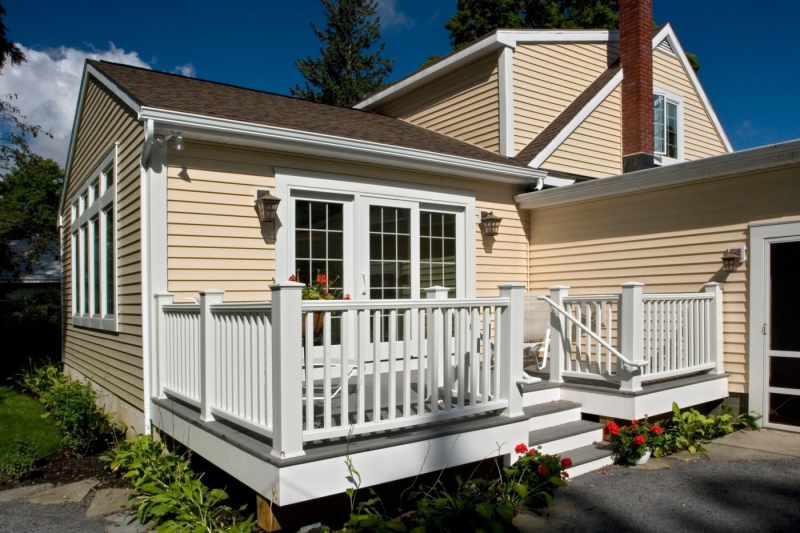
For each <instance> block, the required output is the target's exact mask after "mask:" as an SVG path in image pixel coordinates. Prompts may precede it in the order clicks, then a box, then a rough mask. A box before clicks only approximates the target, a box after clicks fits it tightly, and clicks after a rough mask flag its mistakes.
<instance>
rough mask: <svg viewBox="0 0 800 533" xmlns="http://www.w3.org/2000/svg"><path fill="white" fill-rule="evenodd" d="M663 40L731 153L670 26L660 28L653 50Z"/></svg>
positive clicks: (717, 121) (726, 137) (654, 39)
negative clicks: (679, 63) (670, 48)
mask: <svg viewBox="0 0 800 533" xmlns="http://www.w3.org/2000/svg"><path fill="white" fill-rule="evenodd" d="M664 39H667V41H668V42H669V44H670V46H671V47H672V50H673V51H674V52H675V55H676V56H677V57H678V59H679V60H680V62H681V64H682V65H683V70H685V71H686V75H687V76H688V77H689V81H691V83H692V87H694V90H695V92H696V93H697V96H698V97H699V98H700V102H701V103H702V104H703V107H704V108H705V110H706V113H707V114H708V118H710V119H711V122H712V123H713V124H714V129H716V130H717V134H718V135H719V138H720V140H721V141H722V144H723V145H725V149H726V150H727V151H728V152H733V147H732V146H731V142H730V141H729V140H728V136H727V135H726V134H725V130H724V129H723V128H722V124H721V123H720V121H719V117H717V114H716V112H714V108H713V107H712V106H711V102H710V101H709V100H708V96H706V92H705V91H704V90H703V86H702V85H700V80H699V79H698V78H697V74H695V72H694V69H693V68H692V64H691V63H689V58H687V57H686V53H685V52H684V51H683V47H682V46H681V43H679V42H678V37H677V36H676V35H675V31H674V30H673V29H672V26H671V25H670V24H667V25H666V26H664V28H662V30H661V31H660V32H658V34H656V36H655V37H653V48H654V49H656V48H657V47H658V45H659V44H661V41H663V40H664Z"/></svg>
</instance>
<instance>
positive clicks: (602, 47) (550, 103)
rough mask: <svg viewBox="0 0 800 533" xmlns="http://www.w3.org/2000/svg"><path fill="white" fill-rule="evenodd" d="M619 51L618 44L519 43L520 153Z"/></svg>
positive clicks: (516, 111) (517, 132)
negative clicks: (610, 45) (617, 49)
mask: <svg viewBox="0 0 800 533" xmlns="http://www.w3.org/2000/svg"><path fill="white" fill-rule="evenodd" d="M616 54H617V52H616V45H615V46H613V47H609V45H608V44H603V43H561V44H527V45H523V44H521V45H518V46H517V48H516V50H515V51H514V127H515V132H514V141H515V149H516V152H517V153H519V152H520V151H521V150H522V149H523V148H525V147H526V146H527V145H528V144H530V142H531V141H532V140H533V139H534V138H535V137H536V136H537V135H539V133H541V132H542V130H543V129H544V128H545V127H547V125H548V124H550V123H551V122H552V121H553V120H554V119H555V118H556V117H557V116H558V115H559V114H561V112H562V111H564V109H566V107H567V106H568V105H569V104H570V103H571V102H572V101H573V100H575V98H577V96H578V95H579V94H581V93H582V92H583V91H584V90H585V89H586V88H587V87H588V86H589V85H590V84H591V83H592V82H593V81H594V80H595V79H597V77H598V76H599V75H600V74H602V73H603V72H604V71H605V70H606V68H608V65H609V64H610V63H611V62H612V61H613V59H615V58H616ZM610 56H613V57H610Z"/></svg>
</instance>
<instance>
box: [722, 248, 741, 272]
mask: <svg viewBox="0 0 800 533" xmlns="http://www.w3.org/2000/svg"><path fill="white" fill-rule="evenodd" d="M746 260H747V248H746V247H745V246H744V245H742V246H732V247H730V248H728V249H727V250H725V253H724V254H722V270H724V271H725V272H736V269H737V268H739V265H741V264H743V263H744V262H745V261H746Z"/></svg>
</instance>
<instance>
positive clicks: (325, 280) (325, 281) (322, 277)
mask: <svg viewBox="0 0 800 533" xmlns="http://www.w3.org/2000/svg"><path fill="white" fill-rule="evenodd" d="M317 283H319V284H320V285H327V284H328V276H326V275H325V274H318V275H317Z"/></svg>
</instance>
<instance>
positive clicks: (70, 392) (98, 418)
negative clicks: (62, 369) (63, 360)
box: [40, 378, 113, 455]
mask: <svg viewBox="0 0 800 533" xmlns="http://www.w3.org/2000/svg"><path fill="white" fill-rule="evenodd" d="M40 400H41V402H42V403H43V404H44V406H45V408H46V409H47V410H48V412H49V415H50V416H52V417H53V420H54V421H55V423H56V425H57V426H58V427H59V429H60V430H61V441H62V443H63V444H64V446H66V447H68V448H69V449H70V450H72V451H73V452H74V453H76V454H78V455H82V454H84V453H86V452H87V451H88V450H89V448H90V447H91V446H92V445H93V444H95V443H96V442H97V441H99V440H100V439H101V438H102V437H103V436H104V435H107V434H108V433H110V432H111V425H110V419H111V417H112V416H113V415H111V414H104V413H103V411H102V410H101V409H100V408H99V407H97V404H96V403H95V402H96V400H97V393H96V392H95V391H94V389H93V388H92V386H91V384H89V383H81V382H79V381H73V380H70V379H68V378H67V379H66V381H64V382H61V381H59V382H57V383H56V384H55V385H54V386H52V387H50V388H49V389H47V390H46V391H45V392H44V393H43V394H42V395H41V397H40Z"/></svg>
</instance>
